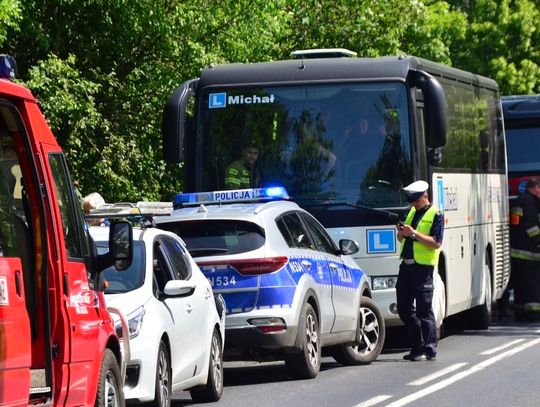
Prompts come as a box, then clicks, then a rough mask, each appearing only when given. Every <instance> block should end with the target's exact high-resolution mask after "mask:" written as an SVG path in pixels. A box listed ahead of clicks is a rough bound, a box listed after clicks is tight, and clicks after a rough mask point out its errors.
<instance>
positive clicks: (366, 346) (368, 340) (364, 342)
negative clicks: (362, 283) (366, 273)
mask: <svg viewBox="0 0 540 407" xmlns="http://www.w3.org/2000/svg"><path fill="white" fill-rule="evenodd" d="M358 318H359V320H358V324H359V329H360V332H359V336H358V337H359V341H358V342H356V343H354V344H343V345H338V346H334V347H333V348H332V349H331V354H332V356H333V357H334V359H335V360H336V362H338V363H341V364H342V365H345V366H351V365H367V364H369V363H371V362H373V361H374V360H375V359H377V357H378V356H379V355H380V353H381V351H382V348H383V345H384V338H385V335H386V330H385V325H384V319H383V316H382V314H381V311H380V310H379V307H377V305H376V304H375V301H373V300H372V299H371V298H369V297H362V304H361V305H360V309H359V312H358Z"/></svg>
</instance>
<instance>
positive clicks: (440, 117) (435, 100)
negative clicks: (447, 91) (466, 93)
mask: <svg viewBox="0 0 540 407" xmlns="http://www.w3.org/2000/svg"><path fill="white" fill-rule="evenodd" d="M415 73H416V75H415V77H414V82H415V83H414V84H415V85H416V86H417V87H418V88H420V90H421V91H422V94H423V95H424V111H425V115H424V120H425V123H424V124H425V129H426V143H427V145H428V147H431V148H439V147H443V146H444V145H445V144H446V132H447V127H448V117H447V115H446V99H445V97H444V90H443V88H442V86H441V84H440V83H439V81H438V80H437V79H435V78H434V77H433V76H431V75H429V74H428V73H426V72H422V71H415Z"/></svg>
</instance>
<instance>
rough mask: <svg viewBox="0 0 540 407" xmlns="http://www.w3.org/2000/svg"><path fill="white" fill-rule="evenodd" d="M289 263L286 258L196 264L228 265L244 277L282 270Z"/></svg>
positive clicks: (206, 265) (201, 263) (201, 264)
mask: <svg viewBox="0 0 540 407" xmlns="http://www.w3.org/2000/svg"><path fill="white" fill-rule="evenodd" d="M288 261H289V258H288V257H285V256H279V257H263V258H259V259H239V260H221V261H220V260H218V261H205V262H197V264H198V265H199V267H208V266H217V265H229V266H231V267H234V268H235V269H236V271H238V272H239V273H240V274H244V275H248V276H250V275H255V274H268V273H273V272H274V271H278V270H279V269H281V268H283V267H284V266H285V265H286V264H287V262H288Z"/></svg>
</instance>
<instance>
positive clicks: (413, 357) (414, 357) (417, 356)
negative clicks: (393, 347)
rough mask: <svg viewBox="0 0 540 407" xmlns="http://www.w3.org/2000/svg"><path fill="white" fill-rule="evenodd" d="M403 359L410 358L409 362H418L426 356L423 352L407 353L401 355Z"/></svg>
mask: <svg viewBox="0 0 540 407" xmlns="http://www.w3.org/2000/svg"><path fill="white" fill-rule="evenodd" d="M403 359H405V360H410V361H411V362H420V361H421V360H426V359H427V357H426V355H424V354H423V353H416V354H412V353H407V354H406V355H405V356H403Z"/></svg>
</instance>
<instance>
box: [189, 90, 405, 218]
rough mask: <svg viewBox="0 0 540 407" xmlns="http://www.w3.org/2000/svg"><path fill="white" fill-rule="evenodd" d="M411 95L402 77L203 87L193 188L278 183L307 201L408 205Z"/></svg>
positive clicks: (384, 205)
mask: <svg viewBox="0 0 540 407" xmlns="http://www.w3.org/2000/svg"><path fill="white" fill-rule="evenodd" d="M407 100H408V99H407V91H406V87H405V84H403V83H400V82H380V83H373V82H371V83H345V84H343V83H341V84H324V85H305V86H304V85H302V86H298V85H294V86H274V87H242V88H238V87H235V88H226V89H224V88H211V89H206V90H204V92H203V94H202V97H201V99H199V120H200V122H199V123H198V125H199V128H198V130H199V131H198V134H199V137H198V138H197V140H196V143H198V146H197V148H196V151H197V157H196V162H197V168H196V169H195V171H197V172H198V175H200V176H196V179H198V182H199V183H200V185H196V188H197V189H198V190H218V189H227V188H230V189H238V188H235V186H236V187H246V185H245V182H244V181H246V182H247V181H249V186H250V187H264V186H276V185H279V186H284V187H286V189H287V191H288V192H289V194H290V196H291V197H292V198H293V199H294V200H297V201H302V202H305V203H307V204H309V203H310V202H311V203H314V202H315V201H325V202H327V201H330V202H338V203H339V202H341V203H352V204H359V205H363V206H369V207H373V208H389V207H404V206H406V205H407V203H406V200H405V197H404V195H403V193H402V192H401V188H402V187H403V186H405V185H407V184H408V183H409V182H410V181H411V179H412V174H413V171H412V162H411V160H412V158H411V140H410V135H409V112H408V104H407ZM201 130H202V131H201ZM201 136H202V137H201ZM252 144H253V145H255V146H256V150H258V151H256V153H257V152H258V155H257V154H255V157H254V158H252V160H251V161H249V160H247V159H244V158H243V153H242V152H243V150H244V149H245V148H246V146H249V145H252ZM253 161H254V163H253ZM243 166H247V167H248V169H249V172H250V175H249V177H248V176H247V175H246V177H245V178H244V179H243V180H242V181H237V183H236V184H228V183H227V179H226V178H227V175H226V174H227V173H228V174H231V168H232V169H233V170H232V172H233V173H234V174H236V173H237V172H242V169H243ZM246 174H247V173H246ZM351 207H352V206H351Z"/></svg>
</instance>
